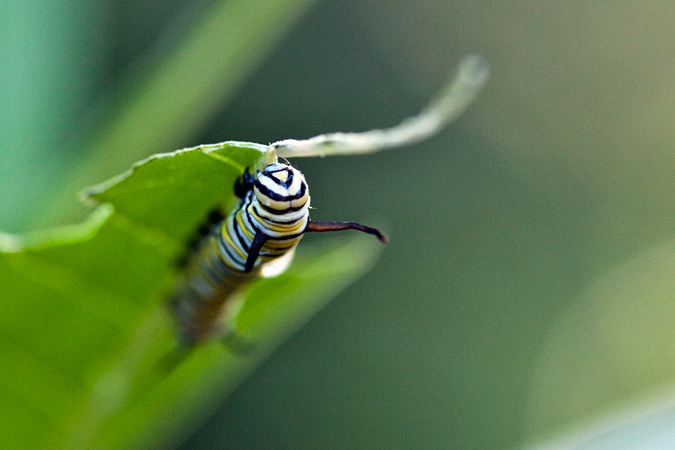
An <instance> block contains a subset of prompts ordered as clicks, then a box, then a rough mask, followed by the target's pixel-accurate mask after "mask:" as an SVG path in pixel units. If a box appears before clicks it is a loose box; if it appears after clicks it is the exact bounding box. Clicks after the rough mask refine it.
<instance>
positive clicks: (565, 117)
mask: <svg viewBox="0 0 675 450" xmlns="http://www.w3.org/2000/svg"><path fill="white" fill-rule="evenodd" d="M230 1H231V2H236V1H235V0H230ZM289 3H292V2H289ZM214 4H215V1H214V0H210V1H207V0H195V1H177V0H170V1H161V2H160V1H152V0H146V1H125V0H107V1H103V0H99V1H97V2H86V1H83V0H72V1H69V2H58V1H55V0H44V1H36V0H31V1H25V2H10V1H9V0H2V2H1V3H0V5H1V7H0V10H2V11H3V14H2V18H0V21H1V22H0V24H1V25H0V42H2V43H3V44H2V45H0V83H2V84H1V85H0V105H2V106H1V107H0V144H1V146H0V204H1V208H0V229H2V230H4V231H11V232H17V231H21V230H30V229H37V228H42V227H45V226H50V225H53V224H55V223H68V222H73V221H77V220H79V218H81V217H82V216H83V214H84V211H85V210H84V209H83V208H80V209H78V208H77V207H76V206H75V205H76V201H77V199H76V197H77V196H76V194H77V189H79V188H83V187H85V185H84V184H82V185H81V186H78V187H77V189H72V193H70V194H69V195H70V197H68V200H64V199H63V198H62V197H58V196H55V194H54V193H55V192H60V191H61V190H62V188H63V186H66V185H69V183H70V184H72V183H75V184H77V183H78V182H80V180H82V179H83V178H79V175H78V178H73V177H74V175H72V174H73V173H75V172H78V170H79V169H80V168H81V167H82V166H83V165H84V166H86V164H85V163H84V162H83V161H88V159H87V158H88V157H90V156H91V154H90V153H88V152H87V151H88V149H89V148H90V147H91V146H90V142H91V140H92V139H93V138H92V136H96V135H97V130H100V129H101V128H102V127H105V124H106V123H108V121H109V120H111V119H110V117H114V115H115V113H116V111H118V110H119V109H120V108H121V106H120V104H123V99H124V98H125V97H124V96H125V95H128V92H129V86H135V85H136V84H138V83H139V80H142V79H143V76H144V74H145V73H146V71H147V70H148V68H151V67H153V65H154V64H157V63H158V62H159V61H162V58H163V57H164V56H165V55H168V54H170V53H171V49H172V48H174V47H175V45H176V44H177V43H178V42H180V39H181V36H183V35H184V33H186V32H187V31H188V30H190V29H191V26H193V24H194V23H196V22H198V21H199V20H201V18H202V17H203V14H204V13H205V12H208V11H209V8H210V7H212V6H213V5H214ZM279 14H284V11H279ZM291 16H292V17H291ZM291 16H289V19H288V20H285V21H283V23H282V24H279V25H278V26H279V27H280V29H279V30H278V33H277V34H275V37H274V38H273V39H272V38H270V42H271V44H270V46H269V49H268V50H265V51H260V50H255V51H256V52H257V53H256V58H257V59H256V63H255V64H252V65H251V67H250V68H247V69H246V71H245V73H244V74H242V75H241V81H238V82H237V83H236V84H235V87H234V88H233V91H232V94H231V95H229V96H225V97H224V98H223V100H222V102H220V103H219V104H218V105H217V106H214V107H209V108H208V114H206V113H203V112H202V111H199V105H195V116H198V117H199V119H198V120H195V121H194V123H190V125H189V126H186V127H185V132H184V133H180V132H178V133H175V136H174V137H172V140H171V142H170V143H168V144H167V145H170V147H169V148H163V149H160V150H158V151H171V150H173V149H175V148H180V147H184V146H193V145H198V144H200V143H212V142H218V141H223V140H243V141H253V142H260V143H268V142H273V141H276V140H279V139H285V138H305V137H310V136H313V135H316V134H319V133H324V132H330V131H359V130H366V129H371V128H375V127H384V126H390V125H394V124H396V123H397V122H398V121H399V120H400V119H402V118H403V117H405V116H408V115H411V114H414V113H416V112H418V111H419V110H420V109H421V108H422V107H423V105H424V104H425V103H426V102H427V101H428V100H429V99H430V98H431V97H432V96H433V94H434V93H435V91H436V90H437V89H438V88H439V87H440V86H441V85H442V84H443V82H444V80H445V79H446V77H447V76H448V74H449V73H450V72H451V71H452V70H453V69H454V67H455V65H456V64H457V62H458V61H459V59H460V58H461V57H462V56H463V55H466V54H468V53H479V54H481V55H483V56H484V57H486V59H488V61H489V62H490V63H491V66H492V78H491V80H490V82H489V83H488V85H487V87H486V89H485V90H484V92H483V93H482V94H481V95H480V97H479V99H478V101H477V102H476V103H475V104H474V105H473V106H472V107H471V108H470V109H469V110H468V112H467V113H466V114H465V115H464V116H462V117H461V118H460V119H459V120H458V121H457V122H455V123H454V124H452V125H451V126H450V127H448V129H447V130H445V131H444V132H443V133H442V134H441V135H440V136H438V137H436V138H434V139H432V140H430V141H428V142H425V143H423V144H420V145H418V146H415V147H413V148H405V149H400V150H394V151H389V152H387V153H381V154H375V155H368V156H358V157H332V158H325V159H318V158H317V159H302V160H295V161H293V164H294V165H295V166H296V167H298V168H299V169H300V170H302V171H303V172H304V173H305V175H306V178H307V180H308V182H309V184H310V187H311V192H312V199H313V205H314V208H315V209H314V211H313V217H314V218H315V219H317V220H357V221H361V222H367V223H369V224H373V225H376V226H380V227H383V228H384V229H385V230H386V231H387V233H388V234H389V236H390V239H391V244H390V245H389V246H388V247H387V249H386V251H385V252H384V254H383V256H382V258H381V260H380V261H379V263H378V264H377V265H376V267H375V268H374V270H373V271H372V272H371V273H369V274H367V275H366V276H365V277H364V278H363V279H361V280H360V281H359V282H358V283H357V284H355V285H353V286H352V287H350V288H349V289H348V290H347V291H345V292H344V293H343V294H342V295H341V296H339V297H338V298H336V299H334V300H333V301H332V303H330V304H329V305H328V306H327V307H326V308H325V309H324V310H323V311H322V312H321V313H320V314H318V315H317V316H316V317H315V318H314V319H313V320H312V321H311V322H310V323H309V324H308V325H306V326H305V327H304V328H303V329H302V330H301V331H300V332H299V333H297V334H296V335H295V336H294V337H293V338H292V339H291V340H289V341H288V342H286V343H285V344H284V345H283V346H282V347H281V348H280V349H279V350H278V352H277V353H276V354H274V356H272V357H271V358H270V359H269V360H268V361H267V362H266V363H265V364H264V365H263V366H262V367H260V369H259V370H258V371H257V372H256V373H255V374H254V375H253V376H252V377H250V378H249V379H248V380H247V381H246V382H245V383H244V384H243V385H242V386H241V387H240V388H239V389H238V390H237V391H236V392H235V393H234V394H233V395H232V396H231V397H230V398H228V399H225V400H224V401H223V405H222V407H221V409H220V410H219V411H218V413H216V414H215V415H214V416H213V417H211V418H210V419H209V420H208V421H207V422H206V423H205V424H204V426H203V427H202V428H201V429H200V430H198V431H197V432H196V433H195V434H194V435H193V436H192V437H190V438H189V439H188V440H187V441H185V442H183V443H182V444H178V443H177V445H180V448H181V449H183V450H188V449H207V448H209V449H214V448H270V449H271V448H296V449H301V448H308V449H309V448H324V449H345V448H389V449H404V448H428V449H435V448H452V449H454V448H456V449H465V450H466V449H507V448H517V447H519V446H520V445H522V444H525V443H529V442H538V441H539V440H542V439H543V440H547V439H550V438H552V437H555V436H564V435H565V434H566V433H574V432H575V430H578V429H588V427H589V426H591V425H590V424H593V423H597V422H598V421H602V420H605V419H606V418H607V417H610V418H611V417H617V416H620V417H622V418H623V420H624V422H622V423H625V420H626V418H627V417H628V418H630V417H632V415H634V414H635V411H636V408H637V410H640V411H643V410H645V409H647V410H648V409H649V408H650V407H652V405H661V407H665V408H666V409H667V408H668V407H669V405H671V404H672V403H671V402H670V400H669V399H670V398H671V396H670V394H669V392H671V391H670V388H671V387H672V383H673V381H674V380H675V327H674V326H673V323H674V322H675V281H674V278H675V241H674V240H673V239H674V238H675V226H674V225H673V224H675V204H674V202H673V201H672V200H673V192H675V151H674V150H675V145H674V144H675V128H674V127H673V126H672V124H673V122H674V119H675V27H673V26H672V24H673V23H675V6H673V5H672V3H671V2H667V1H665V0H657V1H653V2H629V1H610V0H605V1H598V0H595V1H590V2H589V1H579V0H573V1H566V2H550V1H514V2H497V1H484V2H453V1H443V0H415V1H412V0H409V1H391V0H390V1H384V0H334V1H318V0H317V1H314V2H309V1H307V2H303V6H302V7H301V8H299V9H298V10H297V11H296V12H294V13H293V14H292V15H291ZM282 25H283V26H282ZM213 45H214V47H215V48H217V45H218V43H213ZM251 51H254V50H251ZM194 76H195V77H199V73H198V72H195V74H194ZM185 83H186V84H190V83H191V79H190V77H186V79H185ZM235 88H236V89H235ZM176 95H181V92H180V91H177V92H176ZM179 128H180V127H179ZM139 133H141V135H142V133H143V130H142V129H141V130H139ZM107 156H108V158H107V159H106V160H105V161H112V163H110V164H109V165H104V164H103V163H101V164H100V165H98V166H97V168H96V170H97V172H96V176H97V177H98V178H95V179H92V180H90V182H91V183H96V182H98V181H101V175H104V176H103V177H102V178H106V177H109V176H112V175H115V174H116V173H118V172H119V171H120V170H122V169H124V168H127V167H129V166H130V165H131V164H132V163H133V162H134V160H136V159H140V158H142V157H144V156H147V155H136V156H135V157H134V158H133V159H126V158H129V156H128V154H127V153H124V155H120V156H119V157H116V156H115V155H114V154H112V155H110V154H108V155H107ZM106 164H107V163H106ZM85 178H86V177H85ZM71 203H72V204H71ZM63 211H68V213H67V214H66V213H64V212H63ZM320 238H321V236H317V237H315V236H308V237H307V238H306V241H307V242H304V241H303V245H311V241H316V240H318V239H320ZM650 399H651V400H650ZM636 405H637V406H636ZM603 418H605V419H603ZM661 419H663V417H661ZM609 423H614V422H611V421H610V422H609ZM666 423H670V424H672V422H666ZM651 435H652V437H653V432H651ZM637 436H638V437H636V438H635V439H636V441H637V442H640V438H639V433H638V434H637ZM664 439H665V438H664ZM663 442H666V441H663ZM671 443H672V441H671ZM625 448H632V447H625ZM664 448H665V447H664Z"/></svg>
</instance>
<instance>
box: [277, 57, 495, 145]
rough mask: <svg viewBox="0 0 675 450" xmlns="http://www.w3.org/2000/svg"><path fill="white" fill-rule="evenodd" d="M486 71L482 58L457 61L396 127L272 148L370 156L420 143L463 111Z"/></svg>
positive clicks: (293, 142) (324, 136)
mask: <svg viewBox="0 0 675 450" xmlns="http://www.w3.org/2000/svg"><path fill="white" fill-rule="evenodd" d="M489 72H490V67H489V65H488V63H487V61H486V60H485V59H483V58H482V57H481V56H476V55H472V56H467V57H465V58H464V59H462V61H461V62H460V64H459V67H458V70H457V75H456V76H455V77H454V79H453V80H452V81H451V82H450V83H448V84H447V85H446V86H445V87H444V88H443V89H442V90H441V91H440V93H439V94H438V96H437V97H436V98H435V99H434V100H432V101H431V103H429V105H428V106H427V107H426V108H424V110H422V112H421V113H419V114H418V115H416V116H413V117H409V118H407V119H405V120H404V121H403V122H401V123H400V124H398V125H396V126H395V127H392V128H387V129H384V130H371V131H365V132H362V133H331V134H321V135H319V136H315V137H313V138H310V139H306V140H301V141H296V140H294V139H286V140H283V141H278V142H275V143H273V144H271V147H272V149H273V150H274V151H275V152H276V153H277V155H278V156H280V157H288V158H291V157H299V156H326V155H342V154H355V153H373V152H377V151H380V150H385V149H389V148H395V147H401V146H405V145H410V144H414V143H417V142H420V141H423V140H425V139H428V138H430V137H431V136H433V135H435V134H436V133H438V132H439V131H440V130H442V129H443V127H445V126H446V125H447V124H448V123H450V122H452V121H453V120H455V119H457V117H459V116H460V115H461V114H462V113H463V112H464V111H465V110H466V108H467V107H468V106H469V105H470V104H471V103H472V102H473V101H474V99H475V98H476V96H477V95H478V93H479V92H480V90H481V88H482V87H483V85H484V84H485V82H486V81H487V79H488V75H489Z"/></svg>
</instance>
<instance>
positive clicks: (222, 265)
mask: <svg viewBox="0 0 675 450" xmlns="http://www.w3.org/2000/svg"><path fill="white" fill-rule="evenodd" d="M488 71H489V69H488V66H487V62H485V60H484V59H482V58H481V57H478V56H470V57H467V58H465V59H464V60H463V61H462V62H461V63H460V67H459V70H458V74H457V76H456V77H455V79H454V80H453V81H452V83H450V84H449V85H448V86H447V87H446V88H445V89H444V90H443V91H442V92H441V94H440V95H439V97H438V98H437V99H436V100H434V101H432V102H431V103H430V104H429V106H428V107H427V108H426V109H424V110H423V111H422V112H421V113H420V114H419V115H417V116H415V117H411V118H409V119H406V120H404V121H403V122H401V124H399V125H397V126H395V127H393V128H389V129H385V130H372V131H367V132H363V133H334V134H327V135H320V136H316V137H314V138H311V139H307V140H304V141H296V140H285V141H279V142H276V143H274V144H271V145H270V146H269V148H268V152H269V153H270V155H269V162H270V163H269V164H266V165H265V166H264V167H262V168H261V169H262V170H260V169H258V170H257V171H256V173H255V174H252V173H250V172H249V171H248V169H247V171H246V172H245V173H244V174H243V175H242V177H241V178H240V179H239V180H238V181H237V182H236V184H235V186H233V189H234V193H235V194H236V195H237V197H239V199H240V200H239V203H238V205H237V206H236V208H235V209H234V210H233V211H231V212H229V213H228V214H221V213H219V212H218V211H214V212H213V213H212V214H211V215H210V216H209V224H207V225H206V226H204V227H202V228H201V233H200V234H201V235H202V236H201V237H200V238H199V239H198V240H196V241H195V242H194V245H193V250H192V252H191V254H190V255H189V256H188V257H187V258H186V260H185V261H183V264H182V266H183V267H182V272H181V274H180V277H179V280H178V283H177V285H176V287H175V289H174V292H173V293H172V295H171V298H170V306H171V310H172V312H173V315H174V318H175V320H176V323H177V326H178V331H179V335H180V340H181V343H182V344H183V345H184V346H185V347H187V348H192V347H194V346H195V345H197V344H199V343H201V342H204V341H205V340H207V339H209V338H211V337H214V336H218V335H221V336H223V337H225V336H226V335H227V334H228V333H231V332H232V330H227V329H223V328H224V325H223V324H222V323H221V322H222V321H221V317H222V315H223V309H224V308H226V307H227V306H228V304H229V303H231V301H232V299H233V298H234V297H235V296H236V294H237V292H238V290H239V289H240V288H241V287H242V286H244V285H245V284H246V283H248V282H250V281H251V280H253V279H254V278H256V277H258V276H260V275H261V274H262V273H263V272H264V271H265V269H266V268H269V267H271V266H273V265H277V266H278V267H277V269H278V270H283V269H284V268H285V267H286V266H287V264H288V263H289V262H290V259H291V257H292V254H293V250H294V249H295V246H296V245H297V244H298V242H299V241H300V239H301V238H302V236H303V234H304V233H307V232H330V231H339V230H349V229H352V230H358V231H362V232H365V233H369V234H372V235H374V236H376V237H377V238H378V239H379V240H380V241H381V242H383V243H385V242H386V241H387V239H386V237H385V236H384V235H383V234H382V233H381V232H380V231H379V230H377V229H375V228H371V227H367V226H365V225H361V224H358V223H355V222H313V221H311V220H310V218H309V204H310V197H309V189H308V187H307V182H306V181H305V177H304V175H302V173H300V171H298V170H297V169H295V168H293V167H292V166H290V165H288V164H280V163H278V161H277V159H276V156H277V155H278V156H282V157H298V156H316V155H320V156H323V155H327V154H353V153H368V152H375V151H378V150H382V149H386V148H393V147H399V146H402V145H406V144H410V143H414V142H418V141H421V140H424V139H426V138H428V137H430V136H432V135H433V134H435V133H436V132H437V131H439V130H440V129H441V128H443V126H444V125H445V124H446V123H448V122H450V121H452V120H453V119H455V118H456V117H458V116H459V115H460V114H461V113H462V112H463V111H464V110H465V109H466V107H467V106H468V105H469V104H470V103H471V101H472V100H473V99H474V98H475V96H476V95H477V93H478V91H479V90H480V88H481V87H482V85H483V84H484V83H485V81H486V80H487V75H488Z"/></svg>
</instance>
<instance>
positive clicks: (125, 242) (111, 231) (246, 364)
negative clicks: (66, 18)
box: [0, 142, 379, 449]
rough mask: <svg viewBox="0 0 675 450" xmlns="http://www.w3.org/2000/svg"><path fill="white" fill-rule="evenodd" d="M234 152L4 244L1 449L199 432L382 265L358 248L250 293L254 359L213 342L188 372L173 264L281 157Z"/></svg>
mask: <svg viewBox="0 0 675 450" xmlns="http://www.w3.org/2000/svg"><path fill="white" fill-rule="evenodd" d="M267 150H268V148H267V147H265V146H261V145H257V144H250V143H239V142H225V143H222V144H215V145H209V146H201V147H196V148H193V149H186V150H180V151H177V152H174V153H169V154H162V155H156V156H154V157H151V158H149V159H147V160H145V161H143V162H141V163H139V164H137V165H136V166H135V167H134V168H133V169H132V170H131V171H129V172H128V173H126V174H123V175H121V176H120V177H117V178H115V179H113V180H111V181H109V182H107V183H104V184H102V185H100V186H97V187H94V188H92V189H90V190H89V191H88V192H87V194H88V196H89V197H90V198H93V199H94V200H96V201H98V202H102V203H103V204H102V205H101V206H99V207H98V208H97V209H96V210H95V211H94V212H93V214H92V215H91V217H90V218H89V220H88V221H86V222H84V223H82V224H78V225H74V226H68V227H62V228H59V229H54V230H49V231H46V232H42V233H34V234H30V235H22V236H14V235H2V234H0V298H2V299H3V301H2V302H0V330H1V331H0V360H1V361H2V364H1V365H0V404H1V405H2V407H0V411H2V412H0V435H2V436H4V437H5V439H4V441H3V447H4V448H69V449H78V448H82V449H84V448H122V447H124V448H150V447H162V446H164V445H167V444H169V443H170V442H171V441H172V440H173V439H176V438H177V437H179V436H182V435H184V434H185V433H188V432H190V431H192V430H193V429H194V427H195V426H197V425H198V424H199V422H200V420H201V418H203V417H204V414H206V413H208V412H209V411H211V410H212V409H213V408H214V407H215V406H217V404H218V403H219V401H221V400H222V398H223V396H224V395H225V394H226V393H228V392H230V391H232V389H233V388H234V387H235V386H236V385H237V383H239V382H240V381H241V380H242V379H243V378H244V377H245V375H246V374H247V373H248V372H250V371H251V370H253V368H254V367H255V366H256V364H258V363H259V362H260V361H261V360H262V359H264V357H265V356H266V355H268V354H269V353H270V352H271V351H272V350H273V349H274V348H275V347H276V346H277V345H278V344H279V343H280V342H281V341H282V340H283V339H284V338H285V337H287V336H288V335H289V333H291V332H292V331H293V330H295V329H296V328H297V327H298V326H299V325H300V324H301V323H302V322H303V321H304V320H306V319H307V318H308V317H309V316H310V315H311V314H312V313H313V312H315V311H316V310H317V309H318V308H319V307H320V306H321V305H322V304H323V303H324V302H325V301H326V299H327V298H329V297H330V296H331V295H333V294H334V293H335V292H337V291H338V290H340V289H341V288H342V287H344V286H345V285H346V284H348V283H349V282H350V281H352V280H353V279H355V278H356V277H358V276H359V275H360V274H362V273H363V272H364V270H365V269H366V268H367V267H368V266H369V265H371V264H372V262H373V260H374V258H375V256H376V255H377V253H378V248H379V246H378V245H377V243H376V241H375V240H374V239H372V238H371V239H368V238H367V237H365V238H362V237H357V238H356V239H355V240H353V241H351V242H349V243H347V244H345V243H344V241H341V242H342V243H340V244H337V245H336V244H332V245H330V246H328V247H325V248H321V249H315V250H313V251H312V252H306V253H305V254H304V255H301V256H300V258H299V260H298V261H297V264H294V266H293V268H292V269H291V270H289V271H288V272H287V273H286V274H283V275H281V276H279V277H277V278H274V279H263V280H260V281H258V282H255V283H252V284H251V285H250V286H249V287H248V289H247V290H246V291H245V293H244V295H245V298H246V300H245V302H244V306H243V308H242V310H241V312H240V313H239V315H238V316H237V328H238V330H239V331H240V332H241V334H242V336H243V337H244V338H245V339H246V340H247V341H249V342H252V343H253V348H252V350H251V352H250V353H248V354H246V355H243V354H238V353H235V352H232V351H230V350H228V349H227V348H225V347H224V346H223V345H221V344H220V343H217V342H213V343H207V344H205V345H203V346H201V347H198V348H197V349H196V350H195V351H194V352H192V353H191V354H189V355H187V356H186V357H185V358H184V359H183V360H181V358H179V356H178V355H177V354H176V353H175V352H174V335H173V330H172V322H171V318H170V316H169V314H168V311H167V310H165V305H164V300H165V299H166V297H167V295H168V293H169V292H170V291H171V284H172V280H173V279H174V277H175V268H174V261H175V260H176V258H177V257H178V256H179V255H180V254H181V253H182V252H183V251H184V245H185V241H186V239H187V238H189V236H190V235H191V234H192V233H193V232H194V230H195V229H196V228H197V226H198V225H199V224H200V222H202V221H203V220H204V219H205V217H206V215H207V214H208V212H209V211H210V210H211V209H213V208H214V206H222V207H229V205H230V204H231V203H232V202H233V201H234V194H233V186H234V182H235V180H236V179H237V178H238V177H239V176H241V174H242V173H243V171H244V169H245V168H246V167H259V166H260V165H265V164H267V163H269V162H272V161H274V160H275V159H276V157H275V156H274V154H273V153H272V152H268V151H267Z"/></svg>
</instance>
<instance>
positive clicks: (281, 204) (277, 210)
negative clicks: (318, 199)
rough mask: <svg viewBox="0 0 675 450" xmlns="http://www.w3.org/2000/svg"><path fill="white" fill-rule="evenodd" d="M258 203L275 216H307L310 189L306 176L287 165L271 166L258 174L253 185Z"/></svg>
mask: <svg viewBox="0 0 675 450" xmlns="http://www.w3.org/2000/svg"><path fill="white" fill-rule="evenodd" d="M253 192H254V194H255V197H256V199H257V200H258V203H260V204H261V205H262V206H263V208H264V209H265V210H266V211H267V212H269V213H271V214H274V215H286V214H290V215H294V214H293V213H296V212H302V213H305V214H306V211H307V209H308V208H309V189H308V188H307V182H306V181H305V176H304V175H303V174H302V173H301V172H300V171H299V170H297V169H295V168H293V167H291V166H289V165H286V164H270V165H269V166H267V167H265V168H264V169H263V171H262V172H258V176H257V177H256V180H255V182H254V183H253Z"/></svg>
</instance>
